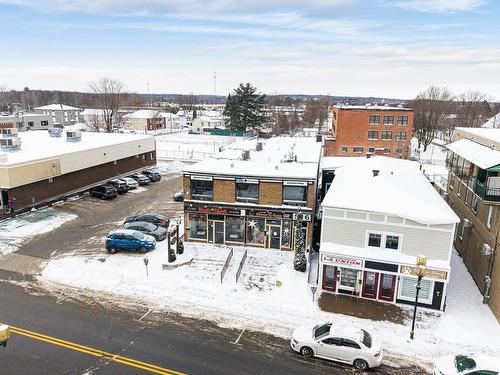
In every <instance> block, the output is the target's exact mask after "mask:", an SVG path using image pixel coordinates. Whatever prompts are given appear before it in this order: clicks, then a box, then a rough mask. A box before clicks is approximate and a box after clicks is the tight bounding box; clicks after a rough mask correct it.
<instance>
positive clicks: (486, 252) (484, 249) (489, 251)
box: [481, 243, 493, 257]
mask: <svg viewBox="0 0 500 375" xmlns="http://www.w3.org/2000/svg"><path fill="white" fill-rule="evenodd" d="M481 253H482V254H483V255H486V256H487V257H489V256H492V255H493V249H492V248H491V246H490V245H488V244H487V243H483V246H482V247H481Z"/></svg>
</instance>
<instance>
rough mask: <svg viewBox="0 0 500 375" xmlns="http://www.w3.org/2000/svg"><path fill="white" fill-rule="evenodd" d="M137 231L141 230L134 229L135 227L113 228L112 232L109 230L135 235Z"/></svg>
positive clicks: (115, 232)
mask: <svg viewBox="0 0 500 375" xmlns="http://www.w3.org/2000/svg"><path fill="white" fill-rule="evenodd" d="M137 233H140V232H139V231H137V230H134V229H115V230H112V231H111V232H109V234H110V235H111V234H130V235H134V234H137Z"/></svg>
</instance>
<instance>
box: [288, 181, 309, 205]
mask: <svg viewBox="0 0 500 375" xmlns="http://www.w3.org/2000/svg"><path fill="white" fill-rule="evenodd" d="M283 202H284V203H285V204H289V205H293V206H305V205H306V204H307V186H286V185H285V186H284V187H283Z"/></svg>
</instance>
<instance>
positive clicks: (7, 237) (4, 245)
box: [0, 208, 77, 254]
mask: <svg viewBox="0 0 500 375" xmlns="http://www.w3.org/2000/svg"><path fill="white" fill-rule="evenodd" d="M76 217H77V216H76V215H74V214H70V213H66V212H62V211H60V210H58V209H56V208H41V209H38V210H35V211H31V212H28V213H25V214H21V215H19V216H17V217H14V218H11V219H6V220H4V221H1V222H0V254H6V253H10V252H13V251H15V250H16V249H17V248H18V247H19V245H20V244H21V243H22V242H23V241H25V240H27V239H29V238H31V237H34V236H36V235H38V234H42V233H47V232H50V231H52V230H54V229H55V228H57V227H60V226H61V225H63V224H64V223H66V222H68V221H70V220H73V219H76Z"/></svg>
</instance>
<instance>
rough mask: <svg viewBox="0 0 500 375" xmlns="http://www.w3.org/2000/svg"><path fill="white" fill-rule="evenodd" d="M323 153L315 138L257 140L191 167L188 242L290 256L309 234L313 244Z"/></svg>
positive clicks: (188, 173) (187, 192) (187, 173)
mask: <svg viewBox="0 0 500 375" xmlns="http://www.w3.org/2000/svg"><path fill="white" fill-rule="evenodd" d="M320 152H321V144H320V143H319V142H318V143H317V142H315V139H312V138H284V137H280V138H272V139H268V140H265V141H264V140H255V139H254V140H249V141H243V142H240V143H237V144H234V145H232V146H230V147H228V149H227V150H225V151H223V152H221V153H219V154H217V155H216V156H215V157H214V158H212V159H207V160H205V161H202V162H199V163H197V164H194V165H192V166H189V167H187V168H186V169H185V170H184V172H183V174H184V176H183V179H184V182H183V183H184V223H185V233H186V234H185V236H186V239H187V240H188V241H198V242H207V243H215V244H229V245H241V246H255V247H262V248H273V249H282V250H291V249H293V248H294V241H295V235H296V230H305V231H306V238H307V239H308V241H307V242H308V244H310V242H311V238H312V220H313V215H314V210H315V197H316V178H317V173H318V161H319V157H320ZM297 219H302V220H301V221H300V222H301V226H300V228H297Z"/></svg>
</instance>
